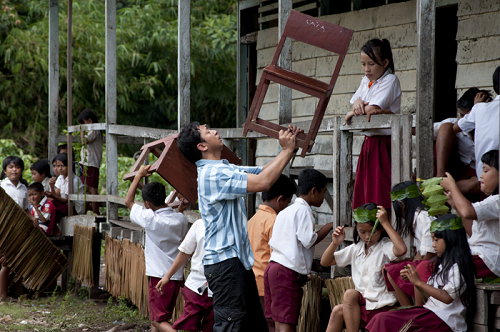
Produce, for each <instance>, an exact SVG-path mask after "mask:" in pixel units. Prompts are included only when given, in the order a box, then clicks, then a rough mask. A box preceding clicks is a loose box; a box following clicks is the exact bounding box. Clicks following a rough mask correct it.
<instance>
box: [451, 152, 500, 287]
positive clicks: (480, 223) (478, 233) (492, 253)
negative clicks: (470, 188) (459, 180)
mask: <svg viewBox="0 0 500 332" xmlns="http://www.w3.org/2000/svg"><path fill="white" fill-rule="evenodd" d="M481 162H482V165H483V173H482V174H481V176H480V178H481V191H482V192H483V193H484V194H485V195H488V196H489V195H491V196H489V197H487V198H486V199H484V200H482V201H480V202H476V203H471V202H469V201H468V200H467V198H465V197H464V195H463V194H462V193H461V192H460V190H459V189H458V186H457V184H456V183H455V180H454V179H453V177H452V176H451V175H450V174H449V173H446V175H447V177H446V178H444V179H443V181H441V186H442V187H443V188H444V190H446V191H447V192H446V196H448V197H449V198H450V200H448V202H449V203H450V204H451V205H452V206H453V208H455V210H456V211H457V214H458V215H459V216H460V217H462V221H463V225H464V227H465V231H466V232H467V234H468V235H469V240H468V241H469V246H470V250H471V252H472V255H473V256H472V257H473V259H474V265H475V266H476V271H477V277H478V278H486V277H493V278H498V277H500V245H499V244H498V239H499V236H500V234H499V233H500V228H499V225H498V212H499V211H498V150H491V151H489V152H486V153H485V154H484V155H483V156H482V157H481Z"/></svg>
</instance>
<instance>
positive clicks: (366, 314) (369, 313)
mask: <svg viewBox="0 0 500 332" xmlns="http://www.w3.org/2000/svg"><path fill="white" fill-rule="evenodd" d="M358 294H359V297H358V304H359V310H360V312H361V315H360V319H361V321H360V326H361V327H363V326H366V325H367V324H368V323H369V322H370V321H371V320H372V319H373V317H375V316H376V315H378V314H380V313H382V312H386V311H389V310H391V309H392V307H382V308H378V309H373V310H367V309H366V299H365V298H364V297H363V295H361V293H360V292H358Z"/></svg>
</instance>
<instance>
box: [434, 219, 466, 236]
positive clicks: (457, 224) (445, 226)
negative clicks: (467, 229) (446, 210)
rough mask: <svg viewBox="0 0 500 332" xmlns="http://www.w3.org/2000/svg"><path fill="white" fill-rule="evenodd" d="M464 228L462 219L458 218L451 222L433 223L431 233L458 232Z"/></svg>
mask: <svg viewBox="0 0 500 332" xmlns="http://www.w3.org/2000/svg"><path fill="white" fill-rule="evenodd" d="M461 228H464V225H463V223H462V218H460V217H457V218H453V219H450V220H441V221H433V222H431V229H430V231H431V233H434V232H436V231H446V230H458V229H461Z"/></svg>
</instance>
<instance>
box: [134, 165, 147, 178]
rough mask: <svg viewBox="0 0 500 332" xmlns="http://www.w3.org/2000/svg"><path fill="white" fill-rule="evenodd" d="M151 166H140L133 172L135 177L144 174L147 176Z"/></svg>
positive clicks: (141, 176) (143, 175) (140, 176)
mask: <svg viewBox="0 0 500 332" xmlns="http://www.w3.org/2000/svg"><path fill="white" fill-rule="evenodd" d="M150 168H151V165H142V166H141V168H139V170H138V171H137V173H135V178H136V179H137V178H139V179H142V178H143V177H145V176H148V171H149V169H150Z"/></svg>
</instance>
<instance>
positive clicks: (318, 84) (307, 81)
mask: <svg viewBox="0 0 500 332" xmlns="http://www.w3.org/2000/svg"><path fill="white" fill-rule="evenodd" d="M264 72H266V73H268V74H271V75H275V76H277V77H280V78H282V79H285V80H287V81H290V82H293V83H295V84H297V85H299V86H304V87H307V88H310V89H314V90H316V91H318V92H321V93H325V94H326V93H327V92H328V90H329V89H330V87H329V86H328V84H326V83H325V82H322V81H319V80H317V79H315V78H312V77H308V76H306V75H302V74H299V73H296V72H294V71H291V70H288V69H283V68H281V67H278V66H275V65H269V66H267V67H266V68H264ZM294 89H295V90H299V91H300V89H297V88H296V87H294Z"/></svg>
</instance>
